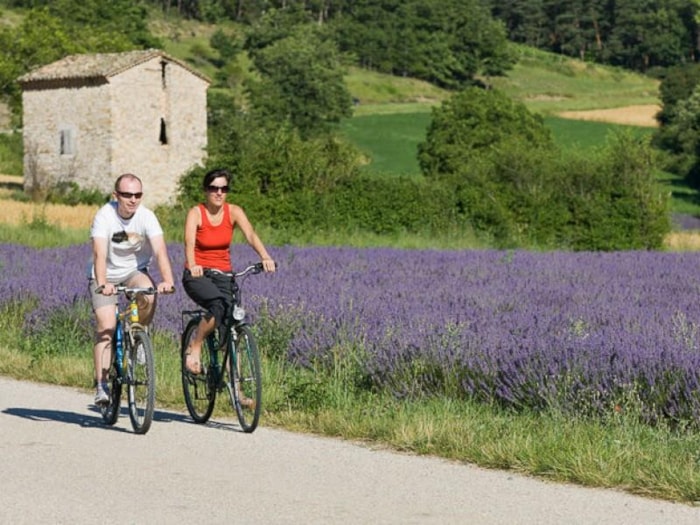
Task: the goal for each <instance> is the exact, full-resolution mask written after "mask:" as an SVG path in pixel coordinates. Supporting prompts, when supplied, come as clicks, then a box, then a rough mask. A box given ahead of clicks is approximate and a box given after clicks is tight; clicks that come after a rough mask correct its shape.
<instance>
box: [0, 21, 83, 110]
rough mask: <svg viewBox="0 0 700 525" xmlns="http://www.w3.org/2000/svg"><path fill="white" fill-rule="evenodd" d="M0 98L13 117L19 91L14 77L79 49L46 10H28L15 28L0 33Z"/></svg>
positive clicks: (18, 102) (18, 106)
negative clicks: (1, 51)
mask: <svg viewBox="0 0 700 525" xmlns="http://www.w3.org/2000/svg"><path fill="white" fill-rule="evenodd" d="M0 48H2V49H3V54H2V55H1V56H0V96H2V98H3V99H4V100H6V101H7V102H8V103H9V105H10V107H11V108H12V110H13V113H15V115H17V114H18V113H19V109H20V106H21V92H20V88H19V84H18V83H17V78H18V77H20V76H21V75H23V74H24V73H26V72H28V71H29V70H30V69H32V68H34V67H37V66H42V65H44V64H48V63H49V62H53V61H54V60H58V59H59V58H62V57H63V56H65V55H67V54H70V53H74V52H77V51H79V50H80V46H79V45H78V44H76V42H75V41H74V40H73V39H72V38H71V36H70V32H69V31H68V30H67V28H66V27H65V26H64V25H63V23H62V22H61V20H59V19H58V18H56V17H54V16H52V15H50V14H49V13H48V12H47V11H46V10H31V11H29V12H27V15H26V16H25V17H24V19H23V20H22V23H21V24H20V25H18V26H17V27H8V28H4V29H2V30H0Z"/></svg>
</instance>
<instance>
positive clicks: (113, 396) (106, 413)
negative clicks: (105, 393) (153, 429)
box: [100, 342, 122, 426]
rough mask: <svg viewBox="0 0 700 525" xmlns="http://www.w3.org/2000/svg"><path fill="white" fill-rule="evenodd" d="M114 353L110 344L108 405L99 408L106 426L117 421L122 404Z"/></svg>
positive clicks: (120, 383) (120, 384)
mask: <svg viewBox="0 0 700 525" xmlns="http://www.w3.org/2000/svg"><path fill="white" fill-rule="evenodd" d="M115 359H116V352H115V351H114V342H113V343H112V366H110V367H109V376H108V377H109V404H107V405H105V406H102V407H100V412H101V413H102V419H103V420H104V422H105V423H106V424H107V425H110V426H111V425H114V424H115V423H116V422H117V419H119V408H120V405H121V402H122V382H121V379H120V378H119V373H118V372H117V365H116V361H115Z"/></svg>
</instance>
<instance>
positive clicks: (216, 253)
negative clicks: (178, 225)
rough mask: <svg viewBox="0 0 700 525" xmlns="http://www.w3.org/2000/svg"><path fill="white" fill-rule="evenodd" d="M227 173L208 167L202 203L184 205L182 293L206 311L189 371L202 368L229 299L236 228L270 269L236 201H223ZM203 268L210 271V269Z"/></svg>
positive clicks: (197, 371) (271, 264)
mask: <svg viewBox="0 0 700 525" xmlns="http://www.w3.org/2000/svg"><path fill="white" fill-rule="evenodd" d="M230 180H231V174H230V173H229V172H228V171H227V170H224V169H217V170H212V171H210V172H208V173H207V174H206V175H205V176H204V180H203V181H202V188H203V189H204V191H205V195H206V198H205V202H204V203H202V204H198V205H197V206H194V207H193V208H191V209H190V210H189V212H188V213H187V220H186V221H185V270H184V272H183V275H182V285H183V287H184V289H185V292H186V293H187V295H188V296H189V297H190V299H192V300H193V301H194V302H195V303H197V304H198V305H199V306H201V307H202V308H203V309H204V310H206V314H205V315H204V316H203V317H202V320H201V322H200V324H199V329H198V330H197V334H196V336H195V337H194V339H193V340H192V342H191V345H190V347H189V348H188V349H187V351H186V361H185V367H186V368H187V370H188V372H190V373H192V374H200V373H202V367H201V364H200V360H201V353H202V342H203V341H204V340H205V339H206V337H207V336H208V335H209V334H210V333H211V332H212V331H213V330H214V329H215V328H218V327H219V325H220V324H221V323H222V321H223V320H224V318H225V315H226V312H227V311H228V308H229V307H230V306H231V304H232V303H233V290H232V289H231V278H230V276H227V275H225V273H230V272H231V271H232V269H233V268H232V265H231V250H230V245H231V240H232V239H233V233H234V230H235V228H236V227H238V228H239V229H240V230H241V232H242V233H243V236H244V237H245V239H246V241H247V242H248V244H249V245H250V246H251V247H252V248H253V249H254V250H255V251H256V253H257V254H258V255H259V256H260V259H261V261H262V264H263V269H264V270H265V271H266V272H274V271H275V262H274V261H273V260H272V258H271V257H270V255H269V254H268V253H267V250H266V249H265V246H264V245H263V243H262V241H261V240H260V238H259V237H258V235H257V234H256V233H255V230H254V229H253V226H252V225H251V224H250V221H249V220H248V217H246V214H245V212H244V211H243V209H242V208H241V207H240V206H237V205H235V204H228V203H227V202H226V194H227V193H228V191H229V182H230ZM205 270H214V271H213V272H210V271H205Z"/></svg>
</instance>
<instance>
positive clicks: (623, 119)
mask: <svg viewBox="0 0 700 525" xmlns="http://www.w3.org/2000/svg"><path fill="white" fill-rule="evenodd" d="M660 110H661V106H658V105H656V104H648V105H644V106H627V107H624V108H611V109H592V110H588V111H563V112H561V113H559V114H558V116H560V117H563V118H570V119H575V120H594V121H597V122H610V123H612V124H626V125H629V126H644V127H656V126H658V125H659V123H658V122H657V121H656V118H655V116H656V114H657V113H658V112H659V111H660Z"/></svg>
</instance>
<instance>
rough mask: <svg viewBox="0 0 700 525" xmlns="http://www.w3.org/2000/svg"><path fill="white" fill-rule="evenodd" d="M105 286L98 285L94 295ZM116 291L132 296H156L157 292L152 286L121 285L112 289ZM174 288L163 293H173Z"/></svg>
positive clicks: (100, 291)
mask: <svg viewBox="0 0 700 525" xmlns="http://www.w3.org/2000/svg"><path fill="white" fill-rule="evenodd" d="M104 287H105V285H104V284H103V285H100V286H98V287H97V288H95V293H102V290H103V289H104ZM114 288H115V289H116V291H117V293H123V294H124V295H133V294H137V293H142V294H144V295H156V294H157V293H159V292H158V290H157V289H156V288H153V287H152V286H148V287H138V286H136V287H129V286H124V285H123V284H119V285H116V286H115V287H114ZM174 292H175V288H174V287H173V288H171V289H170V291H168V292H163V293H174Z"/></svg>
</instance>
